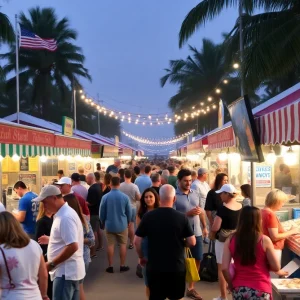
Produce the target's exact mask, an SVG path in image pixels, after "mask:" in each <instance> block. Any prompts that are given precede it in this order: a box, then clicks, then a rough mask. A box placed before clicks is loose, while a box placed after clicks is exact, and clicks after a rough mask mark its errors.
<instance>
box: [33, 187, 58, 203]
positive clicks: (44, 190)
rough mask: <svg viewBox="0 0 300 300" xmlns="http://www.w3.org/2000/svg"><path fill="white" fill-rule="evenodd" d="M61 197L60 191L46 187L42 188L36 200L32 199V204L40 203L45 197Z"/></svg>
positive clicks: (56, 188)
mask: <svg viewBox="0 0 300 300" xmlns="http://www.w3.org/2000/svg"><path fill="white" fill-rule="evenodd" d="M58 195H61V191H60V189H59V188H58V187H57V186H55V185H46V186H45V187H43V188H42V190H41V192H40V194H39V196H38V197H37V198H34V199H32V200H31V201H32V202H41V201H43V200H44V199H46V198H47V197H50V196H58Z"/></svg>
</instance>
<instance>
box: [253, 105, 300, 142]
mask: <svg viewBox="0 0 300 300" xmlns="http://www.w3.org/2000/svg"><path fill="white" fill-rule="evenodd" d="M256 125H257V127H258V130H259V135H260V139H261V143H262V144H264V145H275V144H282V143H289V142H290V143H300V102H299V101H298V102H294V103H292V104H289V105H287V106H285V107H281V108H279V109H276V110H274V111H272V112H270V113H267V114H265V115H262V116H259V117H258V118H257V119H256Z"/></svg>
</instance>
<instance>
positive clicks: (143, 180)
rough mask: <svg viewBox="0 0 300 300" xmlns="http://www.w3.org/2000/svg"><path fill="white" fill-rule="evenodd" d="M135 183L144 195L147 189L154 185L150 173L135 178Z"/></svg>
mask: <svg viewBox="0 0 300 300" xmlns="http://www.w3.org/2000/svg"><path fill="white" fill-rule="evenodd" d="M134 184H136V185H137V186H138V188H139V190H140V194H141V195H142V194H143V193H144V190H145V189H147V188H149V187H151V186H152V181H151V179H150V177H149V176H148V175H145V174H143V175H141V176H139V177H138V178H137V179H136V180H135V182H134Z"/></svg>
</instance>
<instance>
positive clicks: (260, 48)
mask: <svg viewBox="0 0 300 300" xmlns="http://www.w3.org/2000/svg"><path fill="white" fill-rule="evenodd" d="M240 3H242V5H243V11H244V14H243V16H242V18H241V20H242V25H243V37H244V38H243V40H244V47H245V49H244V58H243V69H242V73H243V78H244V81H245V83H246V88H247V90H248V91H249V90H253V89H256V88H257V87H259V86H261V85H263V84H264V82H269V81H270V80H276V81H278V80H280V78H283V81H284V82H285V81H286V78H287V77H288V78H293V77H295V76H293V75H292V76H291V73H293V72H294V70H295V68H296V69H298V68H299V67H298V66H299V63H300V37H299V31H300V25H299V24H300V23H299V21H298V19H299V18H298V16H299V14H300V4H299V1H298V0H242V2H241V0H232V1H227V0H203V1H201V2H200V3H199V4H198V5H196V6H195V7H194V8H193V9H192V10H191V11H190V12H189V13H188V15H187V16H186V18H185V19H184V21H183V23H182V25H181V29H180V33H179V46H180V47H181V46H182V45H183V44H184V43H185V42H186V41H187V40H188V39H189V37H190V36H191V35H192V34H193V33H194V32H195V31H196V30H197V29H198V28H199V27H200V26H204V25H205V23H206V22H207V21H209V20H212V19H213V18H215V17H217V16H218V15H219V14H221V13H222V11H223V10H224V9H226V8H228V7H236V8H238V6H239V5H240ZM255 9H260V10H264V12H263V13H259V14H256V15H252V14H253V13H254V10H255ZM226 42H227V46H228V49H227V56H229V57H230V59H231V60H232V59H233V58H234V59H235V60H236V59H237V58H239V56H240V54H239V19H238V21H237V23H236V26H235V27H234V29H233V30H232V32H231V34H230V35H229V38H228V40H227V41H226ZM298 80H299V77H298V78H297V81H298ZM293 83H295V80H291V81H290V83H289V86H291V85H292V84H293Z"/></svg>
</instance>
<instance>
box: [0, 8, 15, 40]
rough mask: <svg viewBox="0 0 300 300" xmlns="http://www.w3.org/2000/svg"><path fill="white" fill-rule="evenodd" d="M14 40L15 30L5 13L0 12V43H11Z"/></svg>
mask: <svg viewBox="0 0 300 300" xmlns="http://www.w3.org/2000/svg"><path fill="white" fill-rule="evenodd" d="M14 40H15V32H14V28H13V26H12V24H11V23H10V21H9V19H8V17H7V15H5V14H3V13H0V44H2V43H8V44H11V43H13V42H14Z"/></svg>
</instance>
